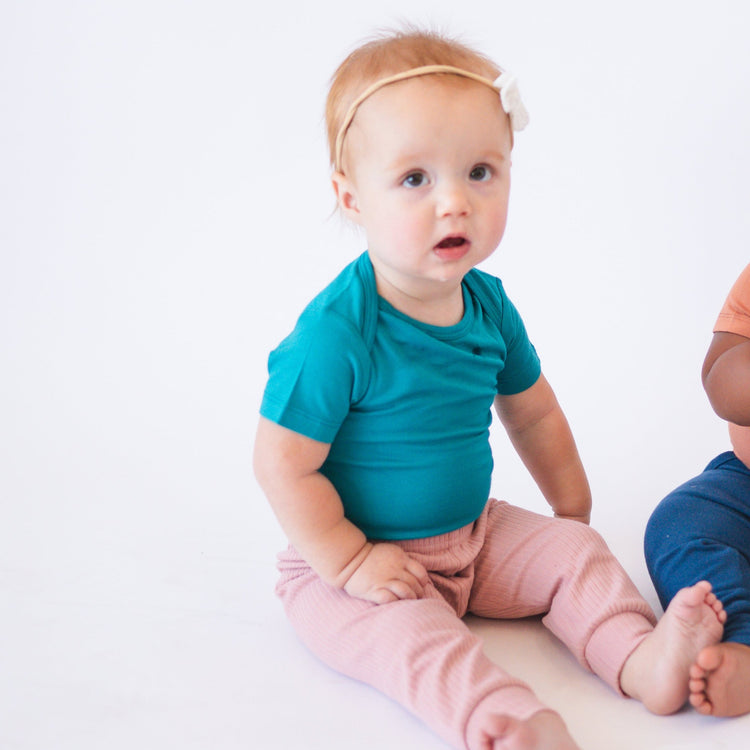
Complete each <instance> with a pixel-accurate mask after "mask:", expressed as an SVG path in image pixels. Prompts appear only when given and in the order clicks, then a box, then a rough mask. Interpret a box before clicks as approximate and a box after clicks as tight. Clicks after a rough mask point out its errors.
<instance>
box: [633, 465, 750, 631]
mask: <svg viewBox="0 0 750 750" xmlns="http://www.w3.org/2000/svg"><path fill="white" fill-rule="evenodd" d="M644 547H645V553H646V564H647V565H648V570H649V573H650V574H651V579H652V580H653V582H654V587H655V588H656V593H657V594H658V595H659V600H660V601H661V603H662V606H663V607H665V608H666V606H667V605H668V604H669V602H670V601H671V600H672V597H673V596H674V595H675V594H676V593H677V592H678V591H679V590H680V589H681V588H684V587H685V586H691V585H692V584H694V583H697V582H698V581H701V580H706V581H710V583H711V585H712V586H713V589H714V592H715V593H716V596H718V597H719V599H721V601H722V603H723V604H724V609H725V610H726V612H727V615H728V617H727V623H726V626H725V629H724V640H725V641H735V642H738V643H744V644H746V645H748V646H750V470H748V468H747V467H746V466H745V465H744V464H743V463H742V462H741V461H740V460H739V459H738V458H737V457H736V456H735V455H734V453H732V452H731V451H730V452H727V453H722V454H721V455H720V456H717V457H716V458H715V459H714V460H713V461H711V463H710V464H709V465H708V466H707V467H706V469H705V470H704V471H703V473H702V474H700V475H698V476H697V477H695V478H694V479H691V480H690V481H688V482H685V484H683V485H681V486H680V487H678V488H677V489H676V490H674V492H671V493H670V494H669V495H667V497H665V498H664V500H662V501H661V503H659V505H658V506H657V507H656V509H655V510H654V512H653V514H652V516H651V518H650V519H649V522H648V524H647V526H646V536H645V545H644Z"/></svg>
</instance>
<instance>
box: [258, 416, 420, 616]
mask: <svg viewBox="0 0 750 750" xmlns="http://www.w3.org/2000/svg"><path fill="white" fill-rule="evenodd" d="M329 449H330V446H329V445H328V444H327V443H320V442H318V441H316V440H312V439H310V438H308V437H305V436H304V435H300V434H299V433H296V432H293V431H292V430H288V429H286V428H285V427H281V426H280V425H277V424H275V423H274V422H271V421H270V420H268V419H264V418H263V417H261V420H260V423H259V425H258V432H257V435H256V439H255V453H254V458H253V464H254V469H255V476H256V477H257V479H258V483H259V484H260V486H261V487H262V488H263V491H264V492H265V494H266V496H267V497H268V500H269V502H270V503H271V507H272V508H273V511H274V513H275V514H276V517H277V518H278V519H279V523H280V524H281V527H282V528H283V529H284V532H285V533H286V535H287V537H288V538H289V541H290V542H291V544H292V545H293V546H294V547H295V549H296V550H297V551H298V552H299V554H300V555H301V556H302V558H303V559H304V560H305V561H306V562H307V563H308V565H310V567H311V568H312V569H313V570H314V571H315V572H316V573H317V574H318V575H319V576H320V577H321V578H322V579H323V580H324V581H326V583H329V584H331V585H332V586H336V587H337V588H343V589H344V590H345V591H346V592H347V593H349V594H350V595H351V596H355V597H358V598H360V599H367V600H369V601H372V602H375V603H376V604H384V603H386V602H391V601H396V600H397V599H418V598H421V597H422V596H423V595H424V586H425V585H426V584H427V580H428V579H427V572H426V570H425V569H424V567H423V566H422V565H421V564H420V563H419V562H417V561H416V560H414V559H412V558H410V557H409V556H408V555H407V554H406V553H405V552H404V551H403V550H402V549H401V547H399V546H397V545H395V544H387V543H379V544H373V543H372V542H368V541H367V538H366V537H365V535H364V533H363V532H362V531H361V530H360V529H359V528H357V527H356V526H355V525H354V524H353V523H351V522H350V521H349V520H348V519H347V518H346V517H345V516H344V506H343V504H342V502H341V498H340V497H339V495H338V493H337V492H336V489H335V488H334V486H333V485H332V484H331V483H330V482H329V481H328V479H327V478H326V477H324V476H323V475H322V474H321V473H320V471H319V469H320V467H321V466H322V465H323V462H324V461H325V459H326V457H327V456H328V451H329Z"/></svg>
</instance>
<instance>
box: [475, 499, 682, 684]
mask: <svg viewBox="0 0 750 750" xmlns="http://www.w3.org/2000/svg"><path fill="white" fill-rule="evenodd" d="M470 610H471V611H472V612H474V613H475V614H478V615H480V616H483V617H496V618H517V617H528V616H530V615H536V614H544V615H545V616H544V618H543V622H544V624H545V625H546V626H547V627H548V628H549V629H550V630H551V631H552V632H553V633H554V634H555V635H556V636H557V637H558V638H559V639H560V640H561V641H562V642H563V643H564V644H565V645H566V646H567V647H568V648H569V649H570V650H571V652H572V653H573V655H574V656H575V657H576V658H577V659H578V661H579V662H580V663H581V664H582V665H583V666H585V667H586V668H587V669H590V670H591V671H592V672H594V673H595V674H597V675H599V676H600V677H601V678H602V679H603V680H604V681H605V682H607V683H608V684H609V685H611V686H612V687H613V688H614V689H615V690H618V691H619V690H620V688H619V675H620V671H621V669H622V665H623V664H624V662H625V660H626V659H627V657H628V656H629V655H630V654H631V652H632V651H633V650H634V649H635V648H636V646H638V645H639V644H640V642H641V641H642V640H643V638H644V637H645V636H646V635H648V633H650V632H651V631H652V630H653V626H654V624H655V623H656V617H655V616H654V614H653V612H652V611H651V608H650V607H649V606H648V604H647V602H646V601H645V600H644V599H643V597H642V596H641V595H640V593H639V592H638V590H637V589H636V587H635V585H634V584H633V583H632V581H631V580H630V579H629V578H628V576H627V575H626V573H625V571H624V570H623V569H622V566H621V565H620V564H619V563H618V562H617V560H616V559H615V557H614V556H613V555H612V553H611V552H610V551H609V548H608V547H607V545H606V544H605V542H604V540H603V539H602V538H601V536H600V535H599V534H598V533H597V532H596V531H594V530H593V529H592V528H590V527H589V526H586V525H585V524H582V523H578V522H576V521H563V520H558V519H554V518H550V517H549V516H542V515H539V514H537V513H532V512H530V511H527V510H524V509H522V508H517V507H515V506H512V505H508V504H507V503H504V502H500V503H498V502H494V504H493V505H491V507H490V513H489V518H488V528H487V535H486V543H485V546H484V548H483V550H482V553H481V555H480V557H479V559H478V560H477V565H476V580H475V583H474V588H473V590H472V599H471V601H470ZM686 677H687V675H686Z"/></svg>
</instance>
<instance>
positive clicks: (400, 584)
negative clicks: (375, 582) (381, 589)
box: [385, 576, 422, 599]
mask: <svg viewBox="0 0 750 750" xmlns="http://www.w3.org/2000/svg"><path fill="white" fill-rule="evenodd" d="M405 578H406V576H404V578H394V579H392V580H390V581H388V583H386V584H385V588H387V589H388V591H390V592H391V593H392V594H394V595H395V596H396V597H398V598H399V599H421V598H422V597H421V596H420V594H419V592H418V591H417V588H416V586H417V585H418V584H417V581H416V579H415V578H412V580H411V581H407V580H405Z"/></svg>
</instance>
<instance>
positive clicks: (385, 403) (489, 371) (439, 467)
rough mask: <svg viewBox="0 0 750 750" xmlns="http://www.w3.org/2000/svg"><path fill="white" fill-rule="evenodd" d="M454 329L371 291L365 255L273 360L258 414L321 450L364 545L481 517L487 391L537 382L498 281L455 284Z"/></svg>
mask: <svg viewBox="0 0 750 750" xmlns="http://www.w3.org/2000/svg"><path fill="white" fill-rule="evenodd" d="M462 286H463V296H464V315H463V318H462V319H461V321H459V323H458V324H456V325H454V326H448V327H439V326H432V325H428V324H425V323H422V322H420V321H417V320H414V319H412V318H409V317H408V316H406V315H404V314H403V313H401V312H399V311H398V310H396V309H395V308H394V307H392V306H391V305H390V304H389V303H388V302H386V301H385V300H384V299H383V298H381V297H380V296H379V295H378V294H377V288H376V284H375V275H374V272H373V268H372V265H371V263H370V259H369V256H368V255H367V253H364V254H363V255H361V256H360V257H359V258H358V259H357V260H356V261H354V262H353V263H351V264H350V265H349V266H347V267H346V268H345V269H344V271H343V272H342V273H341V274H340V275H339V276H338V277H337V278H336V279H335V280H334V281H333V282H332V283H331V284H330V285H329V286H328V287H327V288H326V289H325V290H324V291H323V292H321V293H320V294H319V295H318V296H317V297H316V298H315V299H314V300H313V301H312V302H311V303H310V305H308V307H307V308H306V309H305V311H304V312H303V313H302V315H301V316H300V318H299V320H298V322H297V325H296V327H295V329H294V331H293V332H292V333H291V334H290V335H289V336H288V337H287V338H286V339H284V341H283V342H282V343H281V344H280V345H279V347H278V348H277V349H275V350H274V351H273V352H272V353H271V355H270V357H269V379H268V383H267V386H266V390H265V393H264V397H263V403H262V406H261V414H262V415H263V416H264V417H266V418H267V419H269V420H271V421H273V422H276V423H277V424H279V425H282V426H283V427H286V428H288V429H290V430H293V431H295V432H298V433H301V434H303V435H305V436H307V437H310V438H312V439H314V440H318V441H321V442H325V443H329V444H330V451H329V455H328V458H327V459H326V461H325V463H324V464H323V466H322V467H321V472H322V473H323V474H324V475H325V476H326V477H328V479H329V480H330V481H331V482H332V483H333V485H334V486H335V488H336V490H337V491H338V493H339V495H340V496H341V499H342V502H343V504H344V512H345V515H346V517H347V518H348V519H349V520H351V521H352V522H353V523H354V524H356V525H357V526H359V528H361V529H362V531H363V532H364V533H365V534H366V535H367V536H368V537H369V538H371V539H410V538H421V537H427V536H434V535H437V534H442V533H445V532H448V531H452V530H454V529H457V528H460V527H462V526H465V525H466V524H469V523H472V522H473V521H474V520H476V518H477V517H478V516H479V515H480V514H481V512H482V510H483V508H484V505H485V504H486V502H487V498H488V495H489V490H490V480H491V474H492V468H493V462H492V453H491V450H490V445H489V426H490V422H491V406H492V403H493V400H494V397H495V395H497V394H498V393H499V394H506V395H509V394H514V393H519V392H521V391H523V390H526V389H527V388H529V387H530V386H531V385H533V384H534V383H535V382H536V380H537V379H538V377H539V375H540V372H541V370H540V365H539V359H538V357H537V355H536V351H535V350H534V347H533V346H532V344H531V342H530V341H529V339H528V336H527V334H526V330H525V327H524V325H523V322H522V320H521V318H520V316H519V314H518V312H517V310H516V308H515V307H514V306H513V304H512V303H511V302H510V300H509V299H508V297H507V296H506V294H505V291H504V290H503V287H502V284H501V282H500V280H499V279H497V278H495V277H493V276H490V275H489V274H486V273H483V272H481V271H478V270H476V269H475V270H472V271H470V272H469V273H468V274H467V276H466V277H465V278H464V281H463V284H462Z"/></svg>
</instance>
